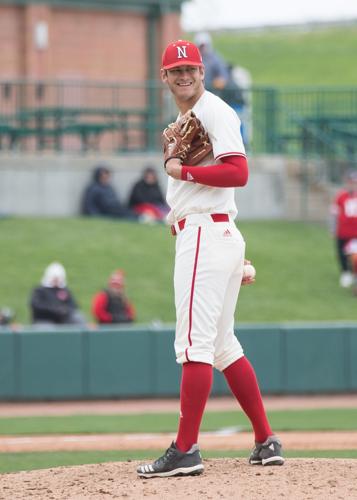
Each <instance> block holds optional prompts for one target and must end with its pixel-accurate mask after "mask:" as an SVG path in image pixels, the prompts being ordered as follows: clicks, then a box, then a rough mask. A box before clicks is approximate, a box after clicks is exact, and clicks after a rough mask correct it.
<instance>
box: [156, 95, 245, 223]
mask: <svg viewBox="0 0 357 500" xmlns="http://www.w3.org/2000/svg"><path fill="white" fill-rule="evenodd" d="M192 110H193V112H194V113H195V114H196V116H197V118H199V120H200V121H201V123H202V125H203V126H204V128H205V130H206V131H207V133H208V135H209V138H210V140H211V143H212V146H213V154H212V155H210V156H208V157H207V159H205V162H204V164H205V165H213V164H219V163H220V159H221V158H223V157H224V156H232V155H235V156H237V155H239V156H245V149H244V144H243V140H242V136H241V133H240V120H239V118H238V116H237V113H236V112H235V111H234V110H233V109H232V108H231V107H230V106H228V104H226V103H225V102H224V101H223V100H222V99H220V98H219V97H217V96H216V95H214V94H212V93H211V92H209V91H207V90H205V91H204V93H203V94H202V96H201V97H200V99H199V100H198V101H197V102H196V104H195V105H194V107H193V108H192ZM179 117H180V115H179ZM179 117H178V118H179ZM204 164H202V166H204ZM166 199H167V203H168V204H169V206H170V208H171V211H170V213H169V214H168V216H167V220H168V222H169V223H170V224H173V223H175V222H176V221H178V220H180V219H183V218H184V217H186V215H188V214H200V213H225V214H229V215H230V216H231V217H232V218H233V219H234V218H235V217H236V215H237V207H236V204H235V201H234V188H233V187H232V188H224V189H222V188H218V187H211V186H204V185H202V184H198V183H194V182H188V181H181V180H176V179H173V178H172V177H169V179H168V187H167V196H166Z"/></svg>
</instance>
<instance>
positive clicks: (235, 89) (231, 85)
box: [195, 32, 250, 146]
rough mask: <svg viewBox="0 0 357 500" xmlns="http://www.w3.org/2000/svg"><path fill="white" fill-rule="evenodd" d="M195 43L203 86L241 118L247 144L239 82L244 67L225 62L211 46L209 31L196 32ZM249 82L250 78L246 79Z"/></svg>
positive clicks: (244, 110) (242, 130)
mask: <svg viewBox="0 0 357 500" xmlns="http://www.w3.org/2000/svg"><path fill="white" fill-rule="evenodd" d="M195 43H196V45H197V46H198V48H199V49H200V52H201V55H202V60H203V64H204V66H205V87H206V88H207V90H210V91H211V92H213V93H214V94H217V95H218V96H219V97H221V99H223V100H224V101H225V102H226V103H227V104H229V106H231V107H232V108H233V109H234V110H235V112H236V113H237V114H238V116H239V118H240V120H241V134H242V138H243V142H244V144H245V145H246V146H247V145H248V139H249V138H248V135H249V134H248V130H247V129H248V127H247V124H246V123H245V122H246V121H247V117H246V116H245V115H246V108H247V106H246V105H247V103H246V102H245V101H246V99H245V96H244V91H243V88H242V85H241V82H239V84H238V80H242V78H241V76H242V74H243V75H244V77H243V80H247V78H246V77H247V76H248V72H247V70H245V69H244V68H239V67H234V66H233V65H232V64H230V63H227V62H226V61H225V60H224V59H223V58H222V57H221V56H220V55H219V54H217V52H215V50H214V49H213V46H212V38H211V36H210V34H209V33H206V32H202V33H198V34H197V35H196V37H195ZM248 81H249V83H250V80H248Z"/></svg>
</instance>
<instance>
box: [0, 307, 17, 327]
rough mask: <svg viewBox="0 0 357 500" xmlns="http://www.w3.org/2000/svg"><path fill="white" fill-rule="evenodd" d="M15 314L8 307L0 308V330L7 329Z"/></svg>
mask: <svg viewBox="0 0 357 500" xmlns="http://www.w3.org/2000/svg"><path fill="white" fill-rule="evenodd" d="M14 317H15V314H14V312H13V311H12V309H10V307H7V306H4V307H1V308H0V328H2V327H5V328H9V327H10V326H11V324H12V322H13V320H14Z"/></svg>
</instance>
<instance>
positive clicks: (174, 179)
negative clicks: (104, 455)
mask: <svg viewBox="0 0 357 500" xmlns="http://www.w3.org/2000/svg"><path fill="white" fill-rule="evenodd" d="M161 78H162V81H163V82H164V83H165V84H166V85H167V86H168V87H169V89H170V91H171V92H172V94H173V96H174V99H175V101H176V104H177V107H178V109H179V112H180V113H179V116H178V123H182V122H183V123H185V116H188V115H192V112H193V113H194V115H195V117H196V118H198V119H199V121H200V122H201V124H202V125H203V127H204V129H205V131H206V132H207V133H208V136H209V140H210V142H211V145H212V148H211V149H210V150H209V151H210V152H209V154H208V156H207V157H205V158H204V160H202V163H201V162H200V164H199V165H195V166H188V165H185V164H183V162H182V161H181V159H180V158H181V157H180V158H177V156H176V157H175V147H174V144H175V141H173V143H172V144H171V146H172V147H166V148H165V168H166V173H167V174H168V176H169V179H168V190H167V197H166V199H167V202H168V204H169V206H170V208H171V210H170V213H169V215H168V222H169V223H170V224H171V225H172V226H171V229H172V232H173V234H175V235H176V255H175V271H174V289H175V306H176V332H175V352H176V361H177V362H178V363H180V364H182V378H181V392H180V404H181V412H180V421H179V428H178V433H177V437H176V440H175V441H174V442H173V443H172V444H171V446H170V447H169V448H168V449H167V451H166V453H165V454H164V455H163V456H162V457H160V458H159V459H158V460H156V461H154V462H153V463H151V464H146V465H142V466H139V467H138V470H137V471H138V474H139V476H141V477H155V476H159V477H166V476H174V475H196V474H200V473H201V472H202V471H203V468H204V467H203V464H202V459H201V455H200V452H199V448H198V444H197V441H198V434H199V428H200V424H201V419H202V415H203V412H204V408H205V405H206V402H207V399H208V397H209V393H210V390H211V386H212V379H213V367H215V368H216V369H218V370H219V371H221V372H222V373H223V375H224V376H225V378H226V380H227V383H228V385H229V387H230V388H231V390H232V392H233V394H234V395H235V397H236V398H237V400H238V401H239V403H240V405H241V407H242V408H243V410H244V411H245V413H246V414H247V416H248V418H249V419H250V421H251V423H252V426H253V429H254V434H255V441H256V444H255V447H254V449H253V451H252V454H251V456H250V459H249V461H250V463H251V464H261V465H281V464H283V463H284V459H283V457H282V456H281V443H280V441H279V439H278V438H277V437H276V436H274V434H273V432H272V430H271V428H270V425H269V422H268V420H267V417H266V413H265V410H264V406H263V402H262V398H261V394H260V390H259V387H258V383H257V379H256V375H255V372H254V370H253V367H252V366H251V364H250V363H249V361H248V359H247V358H246V357H245V356H244V353H243V349H242V346H241V345H240V343H239V341H238V339H237V337H236V336H235V334H234V312H235V308H236V303H237V299H238V293H239V290H240V286H241V283H242V278H243V267H244V259H245V242H244V239H243V237H242V235H241V233H240V231H239V230H238V228H237V226H236V224H235V222H234V219H235V217H236V215H237V207H236V205H235V196H234V193H235V188H236V187H242V186H244V185H245V184H246V183H247V180H248V165H247V160H246V156H245V150H244V145H243V141H242V137H241V134H240V120H239V118H238V116H237V114H236V113H235V112H234V110H233V109H232V108H230V107H229V106H228V105H227V104H226V103H225V102H224V101H222V99H220V98H219V97H217V96H215V95H214V94H212V93H211V92H208V91H206V90H205V87H204V83H203V82H204V66H203V63H202V58H201V54H200V52H199V50H198V48H197V47H196V46H195V45H194V44H192V43H190V42H187V41H183V40H178V41H177V42H174V43H171V44H170V45H168V47H167V48H166V49H165V51H164V54H163V59H162V69H161ZM169 130H172V127H169ZM167 135H168V134H167V133H166V131H165V134H164V137H167ZM167 152H169V156H168V157H167V156H166V153H167ZM176 154H177V152H176ZM170 158H171V159H170Z"/></svg>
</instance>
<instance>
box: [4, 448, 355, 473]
mask: <svg viewBox="0 0 357 500" xmlns="http://www.w3.org/2000/svg"><path fill="white" fill-rule="evenodd" d="M162 452H163V450H157V451H155V450H150V451H148V450H130V451H126V450H125V451H124V450H109V451H60V452H37V453H0V473H6V472H17V471H24V470H35V469H49V468H52V467H60V466H72V465H83V464H97V463H104V462H122V461H125V462H127V461H131V460H152V459H154V458H157V457H158V456H159V455H160V454H162ZM249 453H250V450H222V451H220V450H212V451H208V450H207V451H203V453H202V454H203V458H204V459H207V458H247V457H248V456H249ZM284 455H285V456H286V457H287V458H300V457H304V458H310V457H311V458H357V450H306V451H305V450H304V451H302V450H288V451H286V452H285V453H284ZM133 471H135V467H134V466H133Z"/></svg>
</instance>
